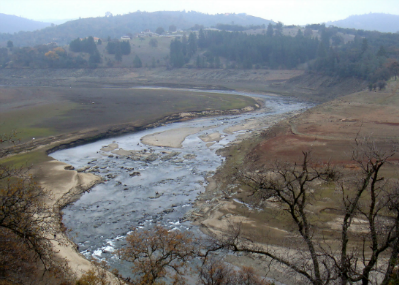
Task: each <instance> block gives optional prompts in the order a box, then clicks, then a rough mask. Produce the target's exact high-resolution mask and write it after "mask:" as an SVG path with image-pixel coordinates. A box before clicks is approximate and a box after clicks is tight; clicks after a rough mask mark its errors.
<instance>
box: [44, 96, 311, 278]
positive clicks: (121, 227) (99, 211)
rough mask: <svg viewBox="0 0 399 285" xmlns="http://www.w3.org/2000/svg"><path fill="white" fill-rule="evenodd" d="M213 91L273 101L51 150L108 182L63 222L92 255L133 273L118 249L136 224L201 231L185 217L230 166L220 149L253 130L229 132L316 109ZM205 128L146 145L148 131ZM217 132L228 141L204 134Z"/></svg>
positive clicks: (81, 201)
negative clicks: (177, 144) (170, 143)
mask: <svg viewBox="0 0 399 285" xmlns="http://www.w3.org/2000/svg"><path fill="white" fill-rule="evenodd" d="M190 91H192V90H190ZM201 92H204V91H203V90H201ZM209 92H212V93H224V94H226V93H227V94H233V95H244V96H252V97H259V98H262V99H263V100H265V107H264V108H262V109H260V110H257V111H255V112H251V113H244V114H240V115H233V116H221V117H212V118H201V119H195V120H192V121H187V122H181V123H173V124H168V125H165V126H162V127H158V128H154V129H149V130H145V131H142V132H138V133H133V134H130V135H124V136H120V137H116V138H111V139H104V140H101V141H97V142H94V143H90V144H86V145H82V146H78V147H74V148H70V149H65V150H60V151H57V152H54V153H52V154H51V156H52V157H53V158H54V159H57V160H59V161H63V162H66V163H69V164H71V165H72V166H74V167H75V168H76V169H82V168H83V169H86V170H85V171H90V172H93V173H95V174H97V175H100V176H102V177H104V179H105V180H106V181H105V182H104V183H102V184H99V185H97V186H95V187H94V188H92V189H91V191H90V192H88V193H85V194H83V196H82V197H81V198H80V199H79V200H78V201H77V202H75V203H73V204H71V205H69V206H67V207H66V208H65V209H64V210H63V213H64V216H63V222H64V224H65V225H66V227H67V228H68V229H70V230H71V232H70V233H69V236H70V238H71V239H72V240H74V241H75V243H76V244H78V246H79V250H80V251H81V252H82V253H83V254H84V255H85V256H86V257H91V256H93V257H95V258H98V259H106V260H107V261H108V262H109V263H110V265H111V266H112V267H116V268H118V269H119V270H120V271H121V273H122V274H124V275H125V276H126V275H127V272H129V266H128V265H121V264H120V262H119V261H118V260H116V259H115V258H114V257H113V255H112V254H111V253H112V251H114V250H115V249H116V248H118V247H120V246H121V245H122V244H123V242H124V237H125V236H126V235H127V234H128V233H129V231H130V230H131V229H132V227H139V228H148V227H151V226H152V225H154V224H157V223H158V224H162V225H163V226H165V227H168V228H170V229H171V230H188V229H190V230H196V229H195V227H193V226H192V225H191V224H190V222H189V221H185V219H184V215H185V214H186V213H187V211H189V210H190V209H191V208H192V204H193V203H194V201H195V199H196V196H197V195H198V194H199V193H200V192H202V191H205V187H206V178H207V177H209V176H212V174H213V173H214V172H215V171H216V169H217V168H218V167H219V166H220V165H221V164H222V163H223V160H224V158H223V157H221V156H218V155H217V154H216V151H217V150H218V149H220V148H223V147H225V146H226V145H228V144H229V143H231V142H232V141H234V140H235V139H236V138H237V136H239V135H240V134H243V133H245V132H246V130H241V131H237V132H235V133H230V132H226V129H227V128H228V127H231V126H236V125H242V124H244V123H247V122H250V121H254V120H263V121H264V122H269V123H270V124H271V123H272V122H275V121H276V120H278V119H280V118H283V117H286V116H288V115H290V114H293V113H295V112H298V111H300V110H303V109H305V108H308V107H309V105H308V104H306V103H301V102H297V101H293V100H291V99H287V98H281V97H277V96H267V95H256V94H252V93H251V94H248V93H242V92H232V91H217V92H216V91H214V90H212V91H209ZM198 127H203V128H205V129H204V130H202V131H200V132H198V133H196V134H194V135H189V136H188V137H186V139H185V140H184V142H183V143H182V147H181V148H168V147H155V146H147V145H144V144H143V143H142V142H141V138H142V137H143V136H146V135H150V134H153V133H158V132H163V131H168V130H172V129H178V128H198ZM215 132H219V133H220V134H221V140H220V141H218V142H215V143H213V144H212V145H210V144H209V143H207V142H204V141H203V140H201V138H200V136H202V135H206V134H212V133H215ZM109 145H111V146H113V148H116V149H115V150H116V151H117V150H118V149H119V150H120V149H123V150H133V151H136V153H137V155H120V152H119V154H117V153H118V152H115V150H114V151H112V148H103V147H105V146H109Z"/></svg>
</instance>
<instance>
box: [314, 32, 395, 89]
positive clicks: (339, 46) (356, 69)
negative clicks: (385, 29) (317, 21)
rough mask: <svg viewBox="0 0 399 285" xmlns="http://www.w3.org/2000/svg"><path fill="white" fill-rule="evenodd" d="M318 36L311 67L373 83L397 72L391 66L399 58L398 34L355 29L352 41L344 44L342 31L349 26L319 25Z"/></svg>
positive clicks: (386, 78)
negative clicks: (315, 57) (318, 41)
mask: <svg viewBox="0 0 399 285" xmlns="http://www.w3.org/2000/svg"><path fill="white" fill-rule="evenodd" d="M319 31H320V34H321V40H320V43H319V47H318V50H317V60H316V61H315V62H313V63H312V64H310V69H311V70H314V71H318V72H322V73H325V74H328V75H336V76H340V77H352V76H354V77H358V78H362V79H365V80H367V81H369V82H370V83H375V82H377V81H380V80H388V79H389V78H390V77H391V76H393V75H396V71H395V69H394V67H393V66H395V62H396V63H397V61H398V59H399V34H389V33H380V32H368V31H356V34H355V37H354V40H353V41H349V42H348V43H346V44H344V43H343V42H344V40H343V39H342V36H340V35H339V34H338V32H341V33H352V34H353V32H354V31H353V30H352V29H341V28H336V27H330V28H326V27H324V26H323V25H322V26H321V27H320V29H319Z"/></svg>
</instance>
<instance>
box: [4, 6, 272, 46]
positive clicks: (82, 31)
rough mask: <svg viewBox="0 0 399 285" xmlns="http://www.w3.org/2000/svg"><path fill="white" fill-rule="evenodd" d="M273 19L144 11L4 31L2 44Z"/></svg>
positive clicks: (254, 23)
mask: <svg viewBox="0 0 399 285" xmlns="http://www.w3.org/2000/svg"><path fill="white" fill-rule="evenodd" d="M270 22H271V21H269V20H265V19H262V18H258V17H253V16H249V15H246V14H217V15H208V14H203V13H198V12H193V11H190V12H180V11H178V12H173V11H163V12H153V13H148V12H140V11H137V12H135V13H130V14H126V15H117V16H111V17H97V18H85V19H79V20H75V21H69V22H67V23H65V24H62V25H58V26H54V27H48V28H46V29H43V30H40V31H35V32H20V33H17V34H15V35H9V34H0V45H4V43H5V42H7V41H8V40H12V41H13V42H14V45H15V46H35V45H38V44H46V43H49V42H56V43H57V44H58V45H64V44H67V43H69V42H70V41H71V40H73V39H76V38H78V37H81V38H84V37H87V36H95V37H99V38H107V37H108V36H109V37H111V38H120V37H121V36H123V35H125V34H126V33H132V34H134V33H139V32H141V31H143V30H146V29H150V30H152V31H155V30H156V29H157V28H158V27H163V28H164V29H165V30H168V29H169V26H170V25H175V26H176V27H177V28H178V29H189V28H191V27H193V26H194V25H195V24H198V25H203V26H205V27H210V26H214V25H216V24H218V23H221V24H232V23H234V24H235V25H243V26H249V25H263V24H264V25H266V26H267V25H268V24H269V23H270Z"/></svg>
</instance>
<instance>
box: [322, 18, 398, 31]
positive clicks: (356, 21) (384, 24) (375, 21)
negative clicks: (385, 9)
mask: <svg viewBox="0 0 399 285" xmlns="http://www.w3.org/2000/svg"><path fill="white" fill-rule="evenodd" d="M330 25H332V26H336V27H340V28H350V29H358V30H369V31H379V32H383V33H396V32H399V15H391V14H383V13H370V14H365V15H353V16H350V17H348V18H346V19H343V20H339V21H334V22H327V26H330Z"/></svg>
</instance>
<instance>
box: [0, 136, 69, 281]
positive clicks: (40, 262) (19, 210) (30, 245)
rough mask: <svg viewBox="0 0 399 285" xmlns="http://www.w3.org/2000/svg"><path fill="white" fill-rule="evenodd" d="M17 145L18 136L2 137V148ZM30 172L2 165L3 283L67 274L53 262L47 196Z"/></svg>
mask: <svg viewBox="0 0 399 285" xmlns="http://www.w3.org/2000/svg"><path fill="white" fill-rule="evenodd" d="M16 141H17V140H15V135H14V134H11V135H3V136H1V137H0V144H6V143H10V144H14V143H16ZM5 154H7V152H3V154H2V155H0V158H2V157H4V155H5ZM28 170H29V169H28V168H26V167H13V166H10V165H7V164H4V163H2V164H0V282H11V283H12V284H14V283H23V284H28V282H31V283H35V282H36V281H37V280H38V279H37V278H39V279H40V278H42V277H43V276H47V277H46V278H48V279H50V275H52V276H55V275H59V276H62V272H64V273H65V272H66V270H67V267H66V266H65V264H61V263H62V262H61V261H60V262H59V264H55V262H54V260H53V251H52V246H51V236H52V235H49V232H50V230H51V224H50V221H49V217H50V216H51V211H50V210H49V209H48V208H47V207H46V204H45V202H44V198H45V196H46V195H47V194H46V193H45V192H44V190H43V189H42V188H41V187H40V186H39V185H38V184H37V183H36V182H35V181H34V179H33V177H31V176H30V175H29V174H28ZM49 236H50V237H49ZM59 280H60V279H59ZM53 284H57V283H56V282H54V283H53Z"/></svg>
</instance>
